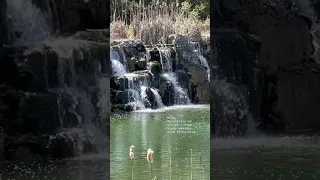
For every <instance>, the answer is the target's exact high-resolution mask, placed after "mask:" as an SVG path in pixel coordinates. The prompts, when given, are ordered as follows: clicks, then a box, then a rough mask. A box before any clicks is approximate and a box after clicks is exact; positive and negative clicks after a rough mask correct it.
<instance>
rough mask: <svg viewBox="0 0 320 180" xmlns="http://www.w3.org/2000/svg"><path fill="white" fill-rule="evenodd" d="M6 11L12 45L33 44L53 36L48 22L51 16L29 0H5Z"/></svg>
mask: <svg viewBox="0 0 320 180" xmlns="http://www.w3.org/2000/svg"><path fill="white" fill-rule="evenodd" d="M49 9H50V7H49ZM7 12H8V23H9V28H8V30H9V35H10V39H11V41H12V43H13V44H14V45H17V46H27V47H29V46H34V45H37V44H38V43H39V42H41V41H44V40H47V39H51V38H52V37H53V36H52V34H53V29H52V27H51V25H50V23H48V22H49V21H48V20H49V19H50V18H51V17H49V15H47V14H44V13H43V12H42V11H41V9H39V8H38V7H36V6H35V5H34V4H33V3H32V1H31V0H7Z"/></svg>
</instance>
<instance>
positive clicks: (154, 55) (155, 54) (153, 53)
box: [149, 48, 161, 64]
mask: <svg viewBox="0 0 320 180" xmlns="http://www.w3.org/2000/svg"><path fill="white" fill-rule="evenodd" d="M149 54H150V60H151V61H152V62H153V61H157V62H158V63H159V64H161V57H160V52H159V50H158V49H157V48H154V49H151V50H150V51H149Z"/></svg>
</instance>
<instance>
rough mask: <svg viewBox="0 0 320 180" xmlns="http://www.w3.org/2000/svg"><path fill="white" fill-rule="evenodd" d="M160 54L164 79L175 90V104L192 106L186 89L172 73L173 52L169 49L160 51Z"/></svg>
mask: <svg viewBox="0 0 320 180" xmlns="http://www.w3.org/2000/svg"><path fill="white" fill-rule="evenodd" d="M159 52H160V60H161V64H162V69H163V72H164V73H163V74H162V77H164V78H165V79H166V80H167V81H169V82H170V83H171V84H172V85H173V87H174V90H175V104H178V105H183V104H190V99H189V96H188V93H187V91H186V90H185V89H183V88H182V87H181V86H180V85H179V83H178V81H177V78H176V75H175V73H174V72H172V64H171V63H172V62H173V60H172V56H171V51H170V49H168V48H164V49H159Z"/></svg>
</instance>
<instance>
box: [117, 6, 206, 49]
mask: <svg viewBox="0 0 320 180" xmlns="http://www.w3.org/2000/svg"><path fill="white" fill-rule="evenodd" d="M129 6H131V7H130V10H129V12H125V14H122V15H121V17H118V18H116V19H120V20H119V21H120V22H122V24H123V27H125V26H124V24H127V27H128V28H127V32H126V36H127V37H130V38H134V39H141V41H142V42H143V43H145V44H159V43H161V44H163V43H167V42H168V36H169V35H170V34H186V35H188V36H189V37H190V38H191V39H192V40H194V41H201V39H202V38H201V34H203V32H205V33H206V34H208V33H207V32H209V29H210V27H209V24H208V23H207V22H209V20H206V21H203V20H201V19H203V18H202V17H203V13H202V14H201V13H200V10H203V7H202V6H201V5H200V6H201V7H200V6H199V8H194V7H193V5H192V4H190V3H189V2H184V3H183V4H182V7H181V8H177V7H175V5H174V4H170V5H166V4H160V5H159V4H153V3H152V4H150V5H146V6H144V4H141V6H143V8H142V7H141V6H133V5H129ZM192 8H194V9H192ZM114 17H116V16H115V15H113V18H114ZM114 19H115V18H114ZM116 22H118V21H116ZM124 22H126V23H124ZM112 24H113V23H112ZM124 29H125V28H124ZM113 30H116V31H117V32H116V33H113V32H111V34H115V35H114V36H113V38H118V37H119V33H118V31H119V30H118V29H114V28H111V31H113ZM122 32H123V31H122ZM123 34H124V33H123Z"/></svg>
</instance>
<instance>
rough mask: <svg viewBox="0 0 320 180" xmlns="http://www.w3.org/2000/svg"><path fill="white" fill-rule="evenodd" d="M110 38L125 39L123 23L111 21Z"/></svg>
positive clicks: (125, 32) (125, 33)
mask: <svg viewBox="0 0 320 180" xmlns="http://www.w3.org/2000/svg"><path fill="white" fill-rule="evenodd" d="M110 38H111V39H126V38H127V31H126V25H125V23H124V22H123V21H113V22H111V23H110Z"/></svg>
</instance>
